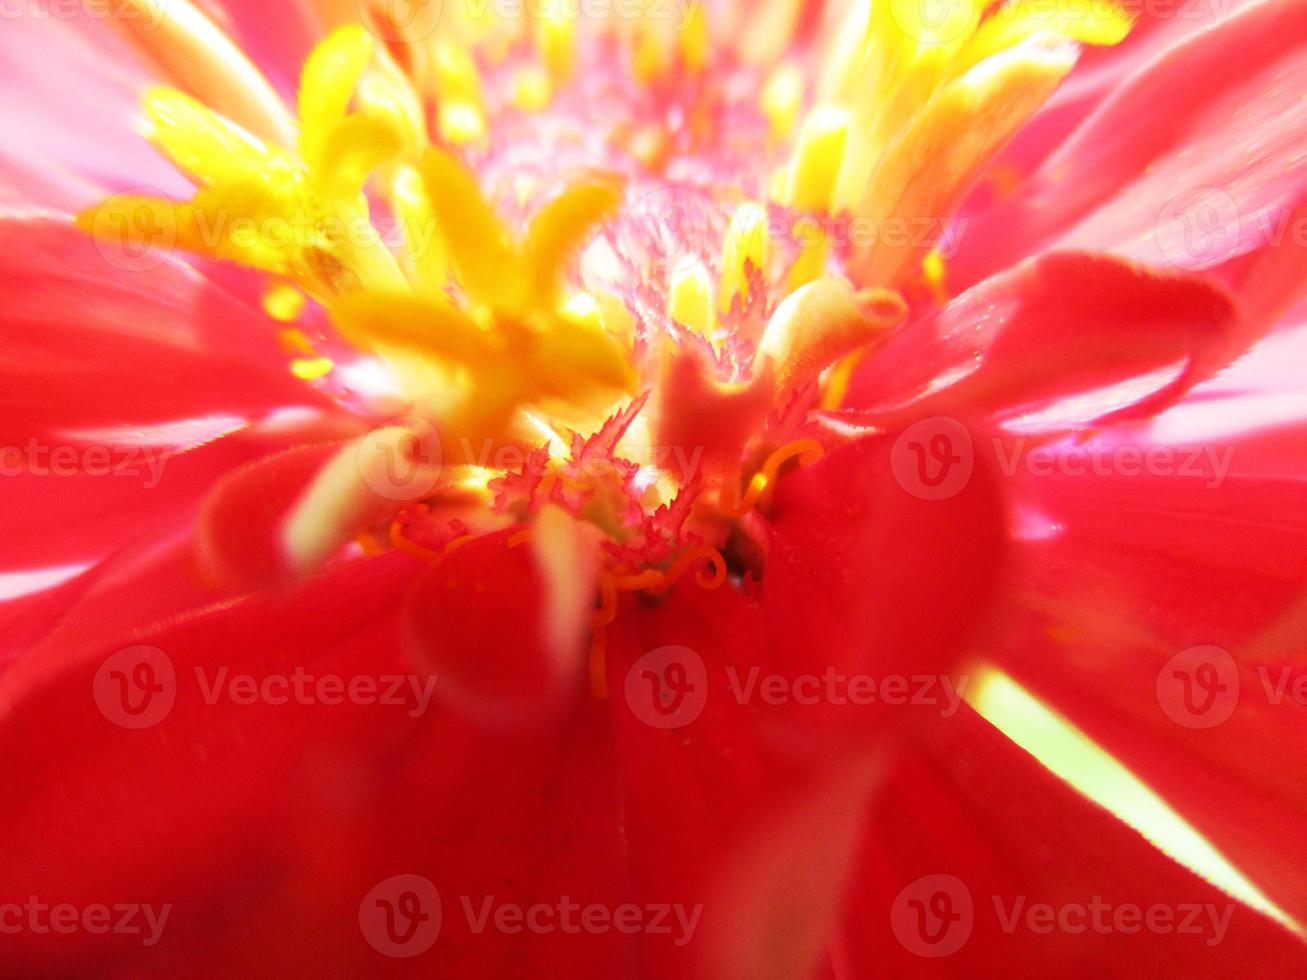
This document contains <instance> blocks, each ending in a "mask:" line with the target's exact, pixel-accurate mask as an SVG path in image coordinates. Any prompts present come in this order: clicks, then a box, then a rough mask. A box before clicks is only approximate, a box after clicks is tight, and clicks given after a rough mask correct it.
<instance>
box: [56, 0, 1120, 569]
mask: <svg viewBox="0 0 1307 980" xmlns="http://www.w3.org/2000/svg"><path fill="white" fill-rule="evenodd" d="M436 6H437V7H439V6H440V5H436ZM444 6H445V7H446V8H448V9H446V10H444V16H443V19H442V20H441V21H440V24H439V28H438V29H437V30H435V31H430V30H424V28H427V27H430V26H431V25H430V24H429V23H428V20H427V19H424V18H423V17H421V16H418V17H406V18H405V19H404V20H403V22H402V23H397V22H395V21H393V20H387V19H386V18H385V17H384V16H382V15H379V14H376V15H373V14H369V16H370V17H372V18H373V20H372V23H371V24H370V26H371V28H372V33H369V31H368V30H365V29H364V28H363V27H346V28H341V29H339V30H338V31H336V32H335V33H334V34H332V35H331V36H330V37H329V38H328V39H327V40H326V41H324V42H323V43H322V44H321V45H320V46H319V47H318V48H317V50H315V51H314V52H313V54H312V56H311V57H310V58H309V60H308V62H307V64H306V66H305V69H304V73H303V77H302V79H301V85H300V91H299V98H298V116H299V120H298V127H297V129H296V130H295V133H296V135H295V136H294V137H293V139H291V140H289V141H285V142H284V143H283V145H277V144H276V143H274V142H267V141H265V139H261V138H259V137H258V136H255V135H253V133H252V130H256V131H258V132H260V133H262V134H263V135H265V136H268V137H270V138H273V139H276V138H280V136H281V134H283V133H285V132H287V131H290V130H291V127H289V126H288V125H282V123H281V121H279V120H276V119H272V121H271V122H270V121H269V119H270V110H269V109H268V99H267V97H266V95H267V93H266V91H265V88H266V83H262V82H261V81H258V80H254V77H255V76H257V73H254V76H252V75H251V72H252V69H251V67H250V66H249V65H248V63H246V62H244V61H243V60H241V59H239V56H238V55H236V54H235V53H234V52H233V51H232V50H230V49H229V46H228V47H224V46H223V45H222V44H221V43H219V42H218V41H215V32H214V30H213V29H212V25H211V24H207V21H205V20H204V18H203V17H202V16H201V15H199V14H198V13H197V12H195V11H194V10H193V8H190V7H189V5H180V6H179V8H178V9H179V10H181V7H185V11H183V12H174V13H173V14H170V15H169V16H168V18H167V25H166V26H167V27H168V28H169V29H168V30H167V31H165V32H163V34H161V35H160V37H167V38H168V39H169V44H170V47H168V48H167V51H166V58H165V57H164V52H163V50H162V49H158V45H159V44H160V43H161V42H160V41H158V40H157V39H155V38H149V37H140V36H138V37H137V40H138V41H139V42H140V43H141V44H142V46H143V47H144V48H145V49H146V50H147V51H152V52H154V53H155V54H157V55H158V56H159V60H160V61H161V63H164V62H165V61H166V66H165V67H167V68H168V70H170V71H171V72H172V74H173V75H174V77H175V78H176V80H177V82H178V84H179V86H180V87H181V88H182V89H185V90H186V91H189V92H192V93H199V94H202V95H208V96H212V97H214V98H215V99H217V98H218V97H221V104H222V105H223V106H224V107H229V108H230V109H231V111H233V112H234V114H235V115H237V116H238V117H240V118H241V121H242V122H244V123H245V125H244V126H243V125H240V124H239V123H238V122H236V121H233V120H232V119H229V118H226V117H224V116H223V115H219V114H218V113H216V112H214V111H212V110H211V109H209V108H207V107H206V106H205V105H203V104H202V103H201V102H200V101H199V100H197V99H196V98H193V97H192V96H191V95H187V94H183V92H182V91H179V90H177V89H160V90H156V91H154V92H151V93H150V94H149V95H147V97H146V100H145V109H146V115H147V118H148V121H149V124H150V132H149V135H150V138H151V139H152V140H153V142H154V143H155V145H156V146H157V147H158V148H159V149H160V150H161V151H162V152H163V153H164V154H166V155H167V156H168V157H169V158H170V159H171V160H173V161H174V162H175V163H176V164H177V166H178V167H179V168H180V169H182V170H183V171H184V172H185V173H186V174H187V175H189V176H190V177H191V178H192V179H193V180H194V182H195V183H196V185H197V188H198V189H197V192H196V194H195V196H194V198H193V199H192V200H190V201H188V202H170V201H163V200H157V199H149V198H124V197H119V198H115V199H112V200H111V201H109V202H106V204H105V205H103V206H101V207H100V208H97V209H94V210H92V211H90V212H87V213H86V214H84V215H82V216H81V217H80V218H79V221H80V223H81V224H82V225H83V227H85V228H87V229H88V230H90V231H92V232H93V233H95V234H97V235H101V236H105V237H111V238H118V239H121V238H122V237H123V235H124V234H125V233H126V234H129V235H134V236H137V237H139V238H145V237H146V236H149V237H148V239H147V240H149V241H159V240H163V241H169V242H175V243H176V244H177V245H178V246H179V247H181V248H183V249H186V250H189V251H192V252H196V253H199V254H204V255H208V256H212V257H216V258H220V259H225V260H231V261H235V262H238V263H241V264H243V265H246V266H249V267H251V268H254V269H257V270H261V271H262V272H264V273H266V274H267V275H268V277H269V288H268V293H267V297H266V302H265V306H266V308H267V310H268V312H269V313H270V314H271V315H272V316H274V317H275V318H277V319H279V320H282V321H284V322H285V323H287V330H286V332H285V334H284V339H285V341H286V345H287V350H288V353H289V354H290V355H291V358H292V360H291V370H292V371H293V372H294V373H295V374H296V376H297V377H300V378H302V379H304V380H305V381H306V382H308V383H313V384H317V385H321V386H323V387H324V388H325V389H326V390H329V391H331V392H333V393H335V394H337V395H338V396H339V397H341V398H342V399H347V400H352V401H354V402H363V403H367V402H368V400H369V399H371V398H374V397H375V395H376V392H375V391H372V390H369V389H366V387H365V386H361V385H359V384H358V383H357V382H356V381H354V380H352V379H353V378H355V377H357V375H358V373H359V372H357V371H354V372H351V370H350V367H351V365H356V364H357V363H358V362H359V357H360V355H362V356H363V357H365V358H371V359H373V361H374V363H381V364H384V365H385V366H386V367H387V368H388V370H389V372H390V375H391V376H392V377H393V379H394V384H395V387H394V389H393V390H392V391H391V393H390V394H391V404H396V403H398V404H400V405H402V406H403V412H404V414H406V415H407V416H409V417H410V418H411V419H416V420H419V421H420V423H421V424H422V425H426V426H430V427H432V428H433V429H434V431H435V432H436V433H437V438H438V440H439V442H440V448H441V458H442V461H443V468H444V472H443V475H442V478H441V480H440V482H439V483H438V484H437V486H436V487H435V489H433V491H432V493H431V495H430V496H429V497H428V498H427V499H424V500H422V501H420V502H411V503H410V505H409V506H407V507H405V508H403V509H402V510H401V511H400V512H399V513H398V514H397V515H395V516H394V517H393V519H391V520H390V522H389V523H388V524H385V525H378V526H373V527H366V528H363V529H361V531H360V537H359V540H360V543H361V544H362V545H363V546H364V547H365V549H366V550H376V549H385V548H387V547H396V548H401V549H403V550H406V551H409V552H410V553H412V554H415V555H418V556H419V557H424V558H428V559H433V560H434V558H436V557H438V556H439V555H441V554H443V553H444V552H445V550H446V549H448V548H449V547H451V546H457V545H458V542H460V541H461V540H464V539H465V538H466V537H467V535H469V534H473V533H475V532H476V531H478V530H480V529H482V528H484V527H486V526H494V525H495V524H496V523H497V522H498V523H504V522H530V521H532V520H533V518H534V515H536V514H537V513H538V512H539V511H540V510H541V508H542V507H544V506H546V505H549V504H552V505H556V506H558V507H561V508H563V509H564V510H566V511H569V512H571V513H572V514H574V515H575V516H576V517H578V518H580V519H582V520H584V521H585V522H588V523H589V524H592V525H594V526H595V527H597V528H599V529H600V530H601V531H602V532H603V535H604V538H605V540H606V547H607V548H608V554H609V559H610V561H609V570H610V571H609V578H608V579H606V581H608V582H609V585H610V588H611V589H613V590H619V591H620V590H621V589H623V588H628V587H639V588H648V589H653V590H657V589H659V588H663V587H666V586H667V585H668V584H669V582H670V581H671V580H673V579H674V578H675V577H677V576H679V575H680V574H681V573H683V572H684V571H685V570H686V569H687V568H688V567H689V565H690V564H693V563H694V562H696V561H705V560H706V561H708V564H709V565H710V566H711V569H712V570H711V575H710V577H709V578H708V579H707V580H706V581H720V578H721V577H722V576H725V574H726V564H727V562H726V560H725V559H723V558H722V557H721V555H720V554H719V553H718V550H719V549H723V550H724V549H726V548H727V545H728V544H729V542H730V541H731V540H732V536H733V535H735V534H737V533H738V527H737V525H738V524H739V523H740V522H742V521H744V520H745V519H746V517H747V515H748V514H749V513H750V512H751V511H753V510H754V509H756V508H758V507H764V508H765V507H766V505H767V501H768V498H769V495H770V491H771V489H772V488H773V487H774V485H775V483H776V481H777V480H778V479H779V478H780V475H781V473H782V471H783V469H784V468H785V467H786V466H792V465H803V464H807V463H810V462H812V461H814V460H815V459H817V458H819V457H820V455H821V454H822V453H823V452H824V451H825V450H827V449H829V448H831V446H832V445H833V444H835V443H837V442H838V441H839V440H840V439H841V438H842V436H841V435H840V434H839V432H837V431H835V430H833V429H831V428H829V427H826V426H823V424H822V422H821V418H820V411H819V410H820V409H821V408H823V407H826V408H829V407H833V406H837V405H838V404H839V403H840V400H841V399H842V397H843V394H844V390H845V387H846V386H847V384H848V378H849V374H850V371H851V369H852V366H853V365H854V364H855V363H856V359H857V358H858V357H862V356H866V355H867V353H868V352H870V351H872V350H874V347H875V346H876V344H877V343H878V342H879V340H880V339H881V338H883V337H884V336H885V335H886V334H887V333H888V332H889V331H890V330H892V329H894V328H895V327H897V326H898V325H899V324H900V323H902V322H903V321H904V320H905V319H906V317H907V315H908V312H909V308H910V305H911V303H914V302H916V301H917V299H916V297H917V294H918V293H921V295H922V296H924V298H925V301H931V298H932V296H938V295H946V283H945V273H946V268H945V263H944V256H943V250H942V249H941V248H939V247H937V246H938V245H939V243H940V242H941V240H942V239H943V237H944V236H945V235H946V234H947V231H948V228H947V225H946V220H947V218H948V216H949V215H951V214H952V213H953V212H954V210H955V209H956V208H957V207H958V205H959V203H960V202H961V200H962V198H963V195H964V194H965V193H966V192H967V191H968V189H969V188H971V186H972V185H973V184H974V183H975V181H976V178H977V176H978V175H979V174H980V172H981V170H982V168H983V167H985V166H986V165H987V164H988V163H989V162H990V161H991V160H992V159H993V157H994V155H995V154H996V153H997V152H998V151H999V150H1000V149H1001V148H1002V147H1003V145H1004V144H1005V143H1006V142H1007V141H1008V139H1009V138H1010V137H1011V136H1012V134H1013V133H1014V132H1015V131H1016V130H1017V128H1018V127H1019V126H1020V125H1021V124H1022V123H1024V122H1025V121H1026V120H1027V119H1028V118H1029V117H1030V115H1031V114H1032V113H1034V112H1035V111H1036V109H1038V107H1039V106H1040V105H1042V104H1043V103H1044V101H1045V100H1046V99H1047V98H1048V96H1049V95H1050V94H1051V92H1052V91H1053V89H1054V88H1055V87H1056V85H1057V84H1058V83H1059V82H1060V81H1061V79H1062V78H1063V77H1064V76H1065V75H1066V74H1067V72H1068V71H1069V70H1070V69H1071V67H1072V65H1073V64H1074V61H1075V57H1076V54H1077V44H1076V43H1075V42H1085V43H1095V44H1098V43H1108V44H1111V43H1116V42H1117V41H1119V40H1121V38H1122V37H1124V36H1125V33H1126V32H1127V31H1128V29H1129V25H1130V21H1129V18H1128V17H1127V16H1126V15H1125V14H1123V13H1122V12H1121V10H1120V9H1119V8H1118V7H1116V6H1115V5H1113V4H1111V3H1108V2H1105V0H1066V2H1064V3H1060V4H1057V5H1056V9H1050V8H1049V7H1048V5H1036V4H1033V3H1030V4H1027V3H1025V2H1024V0H1010V2H1006V3H985V2H972V0H962V2H958V3H950V4H942V5H939V6H938V8H936V7H935V6H933V5H931V4H923V3H920V2H919V0H870V2H861V3H853V4H850V5H849V6H848V11H847V13H846V14H845V15H844V16H843V19H842V20H840V21H838V22H832V23H830V24H824V25H811V24H806V23H804V16H805V11H806V10H807V9H808V8H807V7H806V5H804V4H802V3H800V2H799V0H771V2H768V3H766V4H764V5H762V6H763V8H764V9H762V10H760V11H758V12H757V21H758V23H756V24H755V23H753V19H752V15H751V14H750V13H749V12H748V11H746V10H745V9H744V7H743V6H741V7H740V8H739V9H736V8H735V7H734V6H733V5H730V4H727V5H724V6H725V7H726V8H728V10H729V11H730V12H729V13H728V14H727V15H726V19H727V23H723V24H717V25H716V26H714V25H713V24H710V20H709V16H708V11H707V9H706V8H704V7H702V6H700V5H697V4H696V5H694V6H693V7H692V9H690V10H688V11H682V13H683V14H684V17H683V19H682V21H681V22H678V23H673V22H672V21H670V20H666V19H664V18H662V17H660V15H659V13H658V12H660V11H661V12H664V13H665V12H666V10H667V6H668V5H665V4H654V3H651V4H649V5H648V7H647V9H646V8H642V9H641V11H640V12H639V16H635V17H626V18H622V17H619V16H614V18H613V19H612V20H610V21H608V22H604V23H592V22H589V21H582V20H581V19H580V17H579V16H578V14H577V12H576V11H573V10H572V9H571V7H570V6H569V5H567V4H563V3H558V4H541V5H535V6H533V5H526V6H525V8H524V9H523V11H522V12H521V13H520V14H519V15H518V16H515V17H510V18H503V17H500V16H498V15H497V14H494V13H491V12H490V9H489V8H486V13H485V14H484V15H481V16H473V15H472V14H470V13H468V12H467V11H466V10H464V8H463V7H462V5H444ZM537 8H538V9H537ZM628 12H629V11H628ZM183 13H184V14H185V15H184V16H183ZM192 15H194V16H192ZM126 23H133V22H131V21H130V20H129V21H127V22H126ZM205 25H207V26H205ZM128 29H130V28H128ZM377 37H381V38H384V39H385V41H386V43H385V44H378V43H377V41H376V38H377ZM778 38H779V39H781V40H788V41H790V42H791V43H789V44H788V46H785V45H782V46H778V45H777V44H776V41H777V39H778ZM714 41H716V43H715V44H714V43H712V42H714ZM156 49H158V50H156ZM178 50H181V51H182V52H187V51H190V53H191V54H192V55H193V56H192V57H190V58H186V57H179V56H178ZM224 60H225V62H226V63H227V66H228V67H229V68H230V69H231V70H230V73H229V78H230V81H231V85H232V87H233V89H234V91H233V92H222V91H221V90H220V89H215V87H214V84H213V78H214V77H215V73H216V74H217V75H221V72H216V69H217V68H219V67H221V66H222V65H223V63H224ZM188 65H191V66H193V70H194V72H195V74H194V76H192V75H189V74H188V67H187V66H188ZM272 115H275V113H273V114H272ZM290 144H293V145H290ZM560 175H562V177H561V178H560ZM923 286H925V287H928V289H926V290H925V291H924V292H923V291H922V287H923ZM905 297H906V298H905ZM310 302H312V303H315V304H317V305H318V306H320V307H321V308H322V309H323V310H325V312H326V314H327V317H328V318H329V320H330V323H331V324H332V325H333V326H334V328H335V329H334V332H332V331H326V330H323V329H321V328H315V327H314V326H312V323H313V322H314V321H313V320H312V319H311V318H310V317H308V316H307V315H306V311H307V310H309V308H310V307H309V303H310ZM415 439H416V436H415ZM469 502H470V503H469ZM469 507H470V508H471V509H470V510H469Z"/></svg>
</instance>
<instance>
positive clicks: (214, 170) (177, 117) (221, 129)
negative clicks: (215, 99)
mask: <svg viewBox="0 0 1307 980" xmlns="http://www.w3.org/2000/svg"><path fill="white" fill-rule="evenodd" d="M144 104H145V115H146V118H147V119H148V120H149V123H150V131H149V133H148V134H147V135H148V136H149V138H150V141H151V142H152V143H154V145H155V146H157V147H158V148H159V149H160V150H161V151H162V152H163V154H164V155H165V156H167V157H168V159H169V160H171V161H172V162H173V163H174V164H175V165H176V166H177V167H178V169H180V170H182V171H183V172H184V173H185V174H186V175H187V176H188V177H190V178H191V179H192V180H194V181H195V182H196V183H198V184H214V183H218V182H221V181H235V180H260V179H276V178H278V177H280V178H282V179H285V178H287V177H289V176H290V175H291V174H292V173H293V172H294V162H293V160H292V159H291V158H290V157H289V156H287V155H286V154H285V153H284V152H283V151H281V150H278V149H272V148H269V147H268V146H267V145H266V144H265V143H264V142H263V141H262V140H260V139H259V138H258V137H256V136H253V135H251V134H250V133H247V132H246V131H245V130H244V129H242V128H241V127H239V126H237V125H236V124H235V123H233V122H232V121H231V120H229V119H225V118H223V117H222V116H220V115H218V114H217V113H216V112H214V111H213V110H212V109H210V108H208V107H207V106H204V105H201V104H200V103H198V102H196V101H195V100H194V99H192V98H191V97H190V96H189V95H186V94H185V93H184V92H179V91H177V89H173V88H156V89H151V90H150V91H149V92H147V93H146V94H145V100H144Z"/></svg>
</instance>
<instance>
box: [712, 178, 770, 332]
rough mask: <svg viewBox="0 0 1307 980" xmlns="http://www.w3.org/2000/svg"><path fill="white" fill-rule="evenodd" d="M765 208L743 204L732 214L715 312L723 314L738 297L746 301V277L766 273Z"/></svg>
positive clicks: (767, 248)
mask: <svg viewBox="0 0 1307 980" xmlns="http://www.w3.org/2000/svg"><path fill="white" fill-rule="evenodd" d="M769 230H770V229H769V228H768V221H767V209H766V208H764V207H763V206H762V205H761V204H754V203H749V204H742V205H740V207H738V208H737V209H736V210H735V213H734V214H733V215H731V223H730V225H729V226H728V227H727V229H726V239H725V241H724V242H723V244H722V273H721V283H720V290H719V292H718V295H717V309H718V311H719V312H720V313H721V314H723V315H725V314H727V313H729V312H730V310H731V306H732V304H733V303H734V302H735V300H736V299H737V298H738V299H740V300H741V302H743V301H747V300H748V298H749V291H750V284H749V276H750V272H751V271H752V272H753V273H754V274H763V273H765V272H766V270H767V259H768V256H769V254H770V251H771V250H770V248H769V247H768V246H769V243H768V241H767V236H768V232H769Z"/></svg>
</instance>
